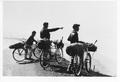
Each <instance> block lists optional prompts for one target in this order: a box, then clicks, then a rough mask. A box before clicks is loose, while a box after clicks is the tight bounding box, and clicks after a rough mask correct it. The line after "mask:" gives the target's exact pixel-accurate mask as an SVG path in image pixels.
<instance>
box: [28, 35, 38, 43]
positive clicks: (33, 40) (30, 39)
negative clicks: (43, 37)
mask: <svg viewBox="0 0 120 82" xmlns="http://www.w3.org/2000/svg"><path fill="white" fill-rule="evenodd" d="M33 42H36V43H37V41H36V40H35V39H34V37H33V36H32V35H31V36H30V37H29V38H28V40H27V41H26V44H27V45H33Z"/></svg>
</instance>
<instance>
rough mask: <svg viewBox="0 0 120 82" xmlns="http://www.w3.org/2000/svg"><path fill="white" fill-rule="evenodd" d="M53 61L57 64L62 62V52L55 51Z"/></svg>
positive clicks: (60, 50)
mask: <svg viewBox="0 0 120 82" xmlns="http://www.w3.org/2000/svg"><path fill="white" fill-rule="evenodd" d="M55 59H56V61H57V62H58V63H61V62H62V59H63V50H62V49H61V48H60V49H57V50H56V52H55Z"/></svg>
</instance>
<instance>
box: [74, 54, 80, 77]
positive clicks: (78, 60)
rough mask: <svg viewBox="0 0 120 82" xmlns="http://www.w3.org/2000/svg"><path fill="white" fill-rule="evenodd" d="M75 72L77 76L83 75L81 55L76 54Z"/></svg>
mask: <svg viewBox="0 0 120 82" xmlns="http://www.w3.org/2000/svg"><path fill="white" fill-rule="evenodd" d="M73 61H74V62H73V73H74V75H75V76H79V75H81V70H82V60H81V58H80V56H78V55H75V56H74V60H73Z"/></svg>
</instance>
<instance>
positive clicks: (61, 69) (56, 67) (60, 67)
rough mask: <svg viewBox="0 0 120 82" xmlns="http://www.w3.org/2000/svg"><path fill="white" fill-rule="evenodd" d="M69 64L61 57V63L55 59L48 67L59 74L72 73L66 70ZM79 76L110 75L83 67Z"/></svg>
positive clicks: (26, 62) (30, 62) (33, 61)
mask: <svg viewBox="0 0 120 82" xmlns="http://www.w3.org/2000/svg"><path fill="white" fill-rule="evenodd" d="M38 62H39V60H38V59H37V60H24V61H22V62H17V63H19V64H32V63H38ZM68 64H69V61H68V60H66V59H64V58H63V59H62V62H61V63H57V62H56V61H54V60H53V61H52V62H50V67H51V69H52V71H54V72H56V73H61V74H63V75H64V74H67V75H73V73H72V72H68V71H67V66H68ZM81 76H86V77H111V76H109V75H105V74H102V73H99V72H95V71H90V72H89V73H88V72H86V71H85V70H84V69H83V70H82V74H81Z"/></svg>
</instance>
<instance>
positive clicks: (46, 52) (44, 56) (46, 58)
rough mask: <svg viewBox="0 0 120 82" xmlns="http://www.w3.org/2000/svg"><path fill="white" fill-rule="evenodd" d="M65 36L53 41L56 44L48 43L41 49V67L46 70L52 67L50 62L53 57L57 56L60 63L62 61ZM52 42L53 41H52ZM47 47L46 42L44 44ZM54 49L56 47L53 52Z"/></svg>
mask: <svg viewBox="0 0 120 82" xmlns="http://www.w3.org/2000/svg"><path fill="white" fill-rule="evenodd" d="M62 40H63V37H62V39H61V40H60V42H59V41H52V43H53V44H54V45H52V46H50V47H48V46H49V45H46V47H47V48H43V49H42V50H41V55H40V58H39V60H40V65H41V67H42V68H43V69H44V70H45V69H47V68H48V67H50V62H51V60H52V58H53V57H54V58H55V61H56V62H57V63H58V64H60V63H61V62H62V58H63V49H62V48H63V46H64V44H63V42H62ZM50 44H51V43H50ZM44 47H45V44H44ZM52 49H55V52H51V50H52ZM52 54H53V55H52Z"/></svg>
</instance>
